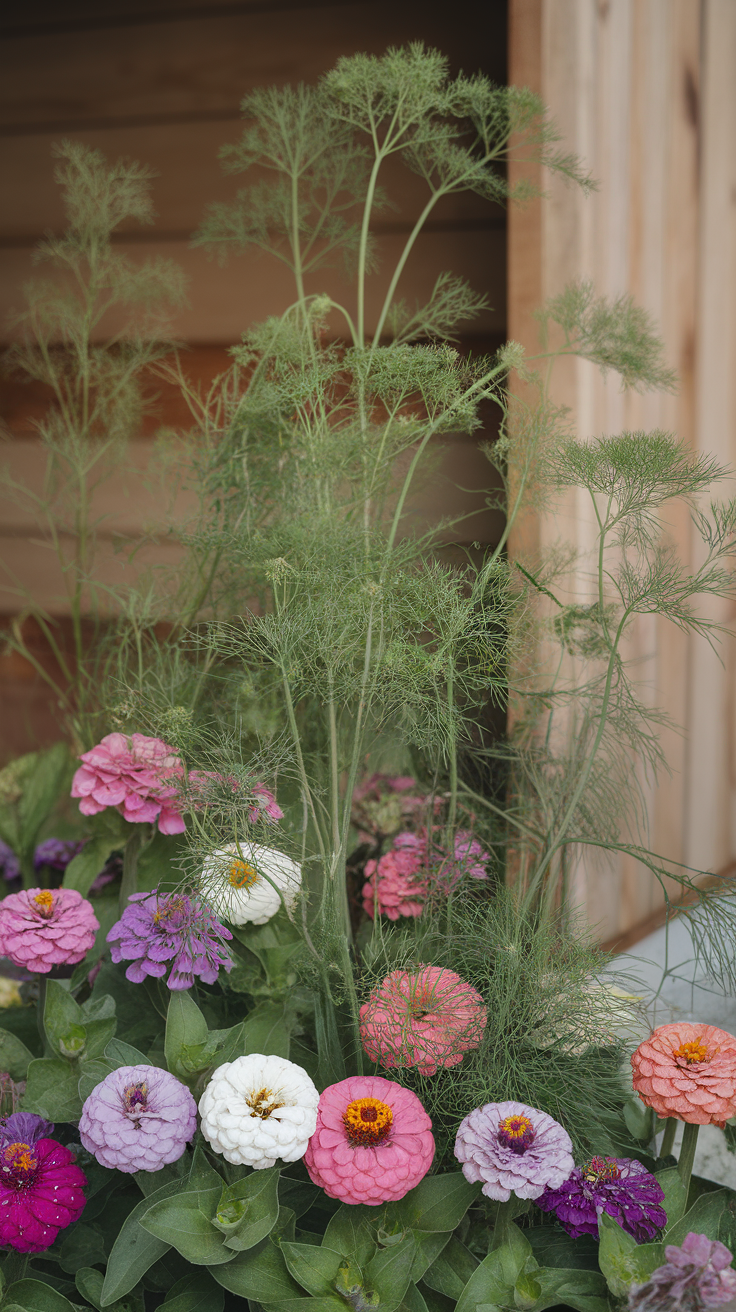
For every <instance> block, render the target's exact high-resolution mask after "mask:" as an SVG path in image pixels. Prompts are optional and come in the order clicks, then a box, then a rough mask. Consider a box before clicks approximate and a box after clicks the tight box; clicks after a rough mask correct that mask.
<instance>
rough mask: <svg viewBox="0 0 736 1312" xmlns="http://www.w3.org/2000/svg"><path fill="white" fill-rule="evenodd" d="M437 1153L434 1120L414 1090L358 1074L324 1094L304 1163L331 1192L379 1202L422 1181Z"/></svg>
mask: <svg viewBox="0 0 736 1312" xmlns="http://www.w3.org/2000/svg"><path fill="white" fill-rule="evenodd" d="M433 1157H434V1138H433V1137H432V1122H431V1121H430V1119H429V1117H428V1115H427V1113H426V1112H425V1110H424V1108H423V1107H422V1104H421V1103H420V1101H419V1099H418V1098H417V1096H416V1094H415V1093H412V1091H411V1089H404V1088H402V1086H401V1085H400V1084H394V1082H393V1081H392V1080H384V1079H382V1078H381V1077H380V1076H379V1075H369V1076H362V1075H356V1076H353V1077H352V1078H351V1079H349V1080H341V1081H340V1083H339V1084H330V1085H329V1086H328V1088H326V1089H325V1091H324V1093H323V1094H322V1095H321V1096H320V1100H319V1107H318V1109H317V1128H316V1130H315V1131H314V1134H313V1135H312V1137H311V1139H310V1140H309V1144H308V1146H307V1151H306V1153H305V1154H304V1164H305V1166H306V1168H307V1170H308V1172H309V1175H310V1178H311V1179H312V1180H313V1181H314V1183H315V1184H318V1185H319V1186H320V1187H321V1188H322V1189H324V1191H325V1193H326V1194H327V1195H328V1196H329V1197H330V1198H339V1199H340V1200H341V1202H343V1203H365V1204H366V1205H367V1206H368V1207H379V1206H380V1205H381V1203H394V1202H397V1201H398V1199H399V1198H403V1197H404V1194H406V1193H408V1192H409V1190H410V1189H413V1188H414V1186H415V1185H417V1184H419V1181H420V1180H422V1179H423V1178H424V1176H425V1175H426V1174H427V1171H428V1170H429V1168H430V1166H431V1165H432V1159H433Z"/></svg>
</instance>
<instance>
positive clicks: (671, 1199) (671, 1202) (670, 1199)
mask: <svg viewBox="0 0 736 1312" xmlns="http://www.w3.org/2000/svg"><path fill="white" fill-rule="evenodd" d="M656 1178H657V1184H658V1185H660V1186H661V1188H662V1190H663V1192H664V1200H663V1203H662V1206H663V1207H664V1210H665V1212H666V1213H667V1229H669V1228H670V1227H671V1226H673V1225H675V1224H676V1222H677V1221H679V1219H680V1217H681V1216H682V1215H683V1213H684V1211H685V1208H686V1206H687V1189H686V1188H685V1186H684V1184H683V1183H682V1178H681V1176H680V1172H679V1171H678V1169H677V1167H676V1166H668V1167H667V1168H666V1169H665V1170H664V1171H658V1172H657V1177H656Z"/></svg>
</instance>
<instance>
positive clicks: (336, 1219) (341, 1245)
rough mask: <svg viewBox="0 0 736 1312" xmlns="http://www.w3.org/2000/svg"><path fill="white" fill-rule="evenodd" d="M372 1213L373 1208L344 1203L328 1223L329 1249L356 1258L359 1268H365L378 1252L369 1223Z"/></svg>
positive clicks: (327, 1237)
mask: <svg viewBox="0 0 736 1312" xmlns="http://www.w3.org/2000/svg"><path fill="white" fill-rule="evenodd" d="M372 1211H373V1208H372V1207H371V1208H369V1207H361V1206H360V1205H358V1206H355V1205H354V1204H353V1205H348V1204H345V1203H343V1205H342V1207H340V1208H339V1209H338V1211H337V1212H335V1215H334V1216H332V1217H330V1220H329V1221H328V1223H327V1229H326V1230H325V1237H324V1242H325V1244H326V1245H327V1247H328V1248H334V1249H335V1250H336V1251H337V1252H338V1253H341V1254H342V1255H343V1257H352V1258H354V1259H355V1261H356V1262H357V1263H358V1266H361V1267H363V1266H365V1265H366V1264H367V1263H368V1262H370V1260H371V1258H372V1257H373V1254H374V1253H375V1251H376V1241H375V1239H374V1238H373V1233H372V1231H371V1229H370V1227H369V1221H368V1218H369V1216H370V1213H371V1212H372Z"/></svg>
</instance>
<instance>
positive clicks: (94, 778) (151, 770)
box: [72, 733, 186, 834]
mask: <svg viewBox="0 0 736 1312" xmlns="http://www.w3.org/2000/svg"><path fill="white" fill-rule="evenodd" d="M79 759H80V760H81V762H82V764H81V766H80V767H79V769H78V770H77V772H76V774H75V775H74V779H73V780H72V797H79V798H80V799H81V800H80V803H79V809H80V811H81V812H82V815H97V813H98V811H104V810H105V808H106V807H108V806H113V807H115V810H116V811H119V812H120V814H121V815H122V816H123V818H124V819H125V820H128V821H130V822H132V823H134V824H143V823H149V824H153V822H154V821H157V822H158V827H159V830H160V832H161V833H162V834H181V833H182V832H183V831H184V829H185V828H186V826H185V824H184V821H183V819H182V816H181V812H180V807H179V804H178V800H177V799H178V797H179V784H180V781H181V779H182V776H183V767H182V763H181V761H180V759H179V757H178V756H177V754H176V752H175V750H174V748H173V747H170V746H169V745H168V743H164V742H162V741H161V739H160V738H147V737H146V736H145V734H142V733H134V734H131V736H130V738H127V737H126V736H125V734H122V733H109V734H108V735H107V736H106V737H105V738H103V739H102V742H100V743H98V744H97V746H96V747H93V748H92V750H91V751H89V752H83V753H82V755H81V757H80V758H79Z"/></svg>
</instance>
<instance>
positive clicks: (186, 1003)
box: [164, 990, 207, 1076]
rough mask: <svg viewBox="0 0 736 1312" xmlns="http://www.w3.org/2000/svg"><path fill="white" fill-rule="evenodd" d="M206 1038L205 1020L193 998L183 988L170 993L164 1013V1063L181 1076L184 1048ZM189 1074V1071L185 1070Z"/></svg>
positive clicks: (201, 1041) (202, 1041)
mask: <svg viewBox="0 0 736 1312" xmlns="http://www.w3.org/2000/svg"><path fill="white" fill-rule="evenodd" d="M206 1040H207V1021H206V1020H205V1018H204V1016H203V1015H202V1013H201V1011H200V1010H199V1007H198V1006H197V1004H196V1002H195V1001H194V999H193V998H190V996H189V994H188V993H187V992H185V991H183V990H178V991H177V992H175V993H172V994H171V998H170V999H169V1008H168V1011H167V1013H166V1037H165V1039H164V1052H165V1053H166V1065H167V1066H168V1068H169V1070H170V1071H171V1072H172V1073H173V1074H174V1075H179V1076H181V1074H182V1071H183V1067H182V1059H183V1057H184V1051H185V1049H186V1048H188V1047H189V1048H191V1047H194V1046H195V1045H196V1044H198V1043H205V1042H206ZM185 1074H189V1072H188V1071H187V1072H185Z"/></svg>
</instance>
